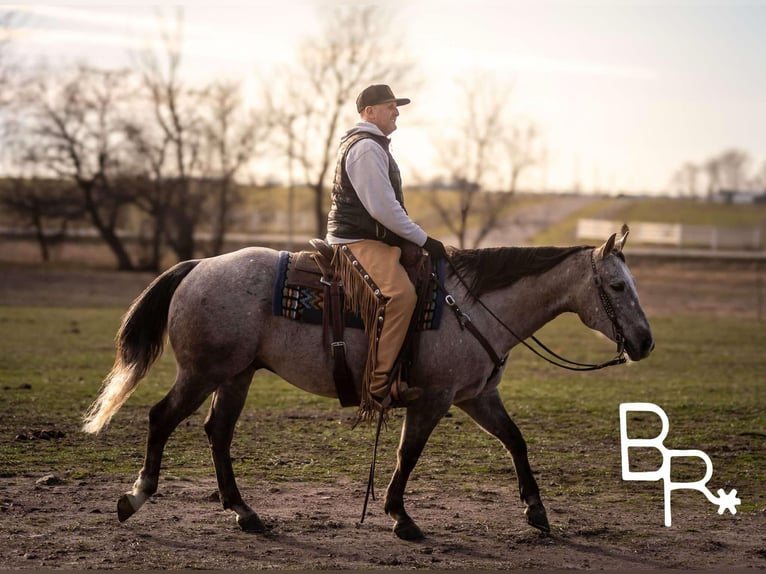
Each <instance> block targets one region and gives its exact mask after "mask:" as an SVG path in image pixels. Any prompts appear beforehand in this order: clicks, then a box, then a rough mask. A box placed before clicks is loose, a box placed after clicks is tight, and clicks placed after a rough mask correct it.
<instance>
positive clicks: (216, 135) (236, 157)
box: [202, 82, 269, 255]
mask: <svg viewBox="0 0 766 574" xmlns="http://www.w3.org/2000/svg"><path fill="white" fill-rule="evenodd" d="M206 99H207V102H206V103H207V108H208V110H209V115H208V117H206V118H205V119H204V120H203V134H204V140H205V141H204V148H203V151H204V153H203V162H202V177H203V179H205V180H207V181H210V182H211V185H212V186H213V194H212V197H211V198H210V199H211V201H212V203H213V205H212V212H213V221H212V226H211V227H212V241H211V245H210V253H209V254H210V255H217V254H219V253H221V252H222V251H223V245H224V239H225V234H226V229H227V227H228V226H229V224H230V223H231V210H232V207H233V206H234V204H235V202H236V201H237V199H238V195H237V184H236V176H237V174H238V173H239V172H240V171H241V170H242V168H243V166H244V165H245V164H246V163H247V162H248V161H250V160H251V159H252V157H253V155H254V153H255V146H256V144H257V142H258V141H259V140H262V139H265V138H266V137H267V135H268V128H269V124H268V123H267V122H266V121H265V120H264V119H263V118H261V117H260V116H259V114H257V113H256V112H255V111H254V110H250V111H249V112H248V111H246V110H245V107H244V105H243V102H242V94H241V87H240V85H239V84H238V83H235V82H216V83H214V84H213V85H212V86H211V87H210V88H209V90H207V98H206Z"/></svg>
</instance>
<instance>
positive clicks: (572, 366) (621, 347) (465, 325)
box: [431, 249, 627, 378]
mask: <svg viewBox="0 0 766 574" xmlns="http://www.w3.org/2000/svg"><path fill="white" fill-rule="evenodd" d="M445 259H446V261H447V263H448V264H449V266H450V268H451V269H452V272H453V273H454V274H455V277H457V278H458V280H459V281H460V283H461V284H462V285H463V287H464V288H465V289H466V292H467V293H468V294H469V295H470V296H471V297H472V298H473V299H474V300H475V301H476V302H477V303H478V304H479V305H480V306H481V307H482V308H483V309H484V310H485V311H486V312H487V313H488V314H489V315H490V316H491V317H492V318H493V319H494V320H495V321H496V322H497V323H498V324H499V325H500V326H501V327H503V328H504V329H505V330H506V331H508V332H509V333H510V334H511V335H512V336H513V337H514V338H515V339H516V340H517V341H518V342H519V343H521V344H522V345H524V346H525V347H526V348H527V349H529V350H530V351H532V352H533V353H534V354H535V355H537V356H538V357H540V358H541V359H543V360H545V361H547V362H548V363H550V364H552V365H554V366H556V367H559V368H561V369H567V370H570V371H597V370H600V369H603V368H605V367H611V366H613V365H622V364H625V363H626V362H627V359H626V358H625V335H624V333H623V330H622V327H621V326H620V323H619V320H618V318H617V312H616V311H615V310H614V305H613V304H612V300H611V299H610V298H609V295H608V294H607V292H606V290H605V289H604V285H603V281H602V280H601V276H600V275H599V274H598V269H597V267H596V250H595V249H593V250H592V251H591V257H590V263H591V269H592V270H593V282H594V283H595V285H596V288H597V289H598V294H599V299H600V301H601V306H602V307H603V309H604V313H606V316H607V317H608V318H609V321H610V322H611V323H612V329H613V331H614V338H615V341H616V342H617V353H616V355H615V357H614V358H613V359H610V360H608V361H604V362H603V363H578V362H577V361H571V360H569V359H567V358H565V357H562V356H560V355H558V354H557V353H555V352H554V351H553V350H551V349H550V348H549V347H547V346H546V345H545V344H544V343H543V342H542V341H540V339H538V338H537V337H535V336H534V335H532V336H531V337H529V339H531V340H532V341H533V342H534V343H535V344H536V345H537V346H539V347H540V348H541V349H542V350H543V351H544V352H545V353H548V355H550V356H551V357H553V358H550V357H548V356H546V355H545V354H543V352H541V351H538V350H537V349H536V348H535V347H533V346H532V345H530V344H529V343H528V342H527V341H526V340H524V339H523V338H521V337H520V336H519V335H517V334H516V333H515V332H514V330H513V329H512V328H511V327H510V326H509V325H508V324H507V323H505V321H503V320H502V319H501V318H500V317H498V316H497V314H496V313H495V312H494V311H492V309H490V308H489V307H487V305H486V304H485V303H484V302H483V301H482V300H481V299H480V298H479V297H478V296H477V295H476V294H475V293H473V291H472V290H471V288H470V286H469V285H468V283H467V282H466V280H465V279H464V278H463V276H462V275H461V274H460V272H459V271H458V270H457V268H456V267H455V265H454V264H453V263H452V261H451V260H450V258H449V257H445ZM431 277H432V278H433V280H434V281H435V282H436V285H437V286H438V287H439V289H441V291H442V292H443V293H444V301H445V303H446V304H447V306H448V307H449V308H450V309H452V311H453V312H454V313H455V316H456V318H457V320H458V323H459V324H460V327H461V328H462V329H467V330H468V331H469V332H470V333H471V334H472V335H473V336H474V337H475V338H476V339H477V340H478V341H479V343H480V344H481V346H482V347H484V350H485V351H486V352H487V354H488V355H489V356H490V358H491V359H492V361H493V363H494V365H495V368H494V370H493V371H492V374H491V375H490V378H492V377H493V376H494V375H495V374H497V372H498V371H499V370H500V369H501V368H502V367H503V366H505V362H506V360H507V358H508V355H505V356H504V357H502V358H501V357H499V356H498V354H497V352H496V351H495V350H494V348H493V347H492V345H491V343H490V342H489V340H488V339H487V338H486V337H485V336H484V335H483V334H482V333H481V332H480V331H479V330H478V328H476V326H475V325H474V324H473V322H472V321H471V317H470V316H469V315H468V314H467V313H464V312H463V311H461V310H460V308H459V307H458V305H457V302H456V300H455V297H454V296H452V295H451V294H450V293H449V292H448V291H447V288H446V287H445V286H444V283H443V282H442V281H441V279H439V277H438V276H437V275H436V273H432V274H431Z"/></svg>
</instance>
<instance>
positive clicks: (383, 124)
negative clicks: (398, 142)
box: [365, 102, 399, 135]
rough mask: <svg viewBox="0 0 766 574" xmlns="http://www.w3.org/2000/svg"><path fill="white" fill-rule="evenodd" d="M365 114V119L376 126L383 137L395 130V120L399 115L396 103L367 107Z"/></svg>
mask: <svg viewBox="0 0 766 574" xmlns="http://www.w3.org/2000/svg"><path fill="white" fill-rule="evenodd" d="M365 112H366V113H365V115H366V117H365V119H366V120H367V121H368V122H370V123H373V124H375V125H376V126H378V128H379V129H380V131H382V132H383V134H384V135H389V134H391V133H392V132H393V131H394V130H395V129H396V118H397V116H398V115H399V108H397V107H396V102H388V103H386V104H378V105H377V106H367V108H366V110H365Z"/></svg>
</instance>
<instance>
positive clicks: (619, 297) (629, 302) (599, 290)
mask: <svg viewBox="0 0 766 574" xmlns="http://www.w3.org/2000/svg"><path fill="white" fill-rule="evenodd" d="M629 232H630V230H629V229H628V226H627V225H623V226H622V236H621V237H620V238H619V239H617V234H616V233H614V234H612V236H611V237H610V238H609V239H607V240H606V242H605V243H604V244H603V245H601V246H600V247H596V248H594V249H593V251H592V253H591V262H590V264H591V268H592V280H591V281H590V284H589V285H588V287H587V288H586V290H585V293H584V295H585V297H587V303H586V304H585V305H581V306H580V309H581V312H580V316H581V318H582V320H583V322H584V323H585V324H586V325H588V326H589V327H590V328H591V329H595V330H597V331H600V332H601V333H603V334H604V335H606V336H607V337H609V338H610V339H611V340H613V341H615V342H616V343H617V345H618V346H619V347H623V346H624V349H625V351H626V352H627V354H628V356H629V357H630V358H631V359H632V360H634V361H640V360H641V359H644V358H646V357H647V356H649V353H651V352H652V350H653V349H654V337H653V336H652V331H651V329H650V327H649V322H648V321H647V319H646V315H645V314H644V310H643V309H642V308H641V305H640V303H639V301H638V293H637V292H636V282H635V281H634V279H633V275H631V273H630V270H629V269H628V266H627V265H626V263H625V256H624V255H623V253H622V250H623V248H624V247H625V242H626V241H627V239H628V233H629Z"/></svg>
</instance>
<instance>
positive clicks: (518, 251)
mask: <svg viewBox="0 0 766 574" xmlns="http://www.w3.org/2000/svg"><path fill="white" fill-rule="evenodd" d="M584 249H590V247H589V246H585V245H580V246H574V247H489V248H486V249H456V250H454V251H452V253H451V254H450V259H451V261H452V263H453V265H454V266H455V268H456V269H457V271H458V273H460V275H461V276H462V277H464V278H465V280H466V281H467V282H468V283H469V285H470V288H471V291H472V292H473V294H474V295H476V296H480V295H482V294H484V293H487V292H488V291H493V290H495V289H500V288H501V287H509V286H510V285H512V284H513V283H515V282H516V281H518V280H519V279H521V278H523V277H528V276H530V275H539V274H541V273H545V272H546V271H548V270H550V269H553V268H554V267H555V266H556V265H558V264H559V263H561V262H562V261H564V259H566V258H567V257H569V256H570V255H572V254H573V253H577V252H579V251H582V250H584Z"/></svg>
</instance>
